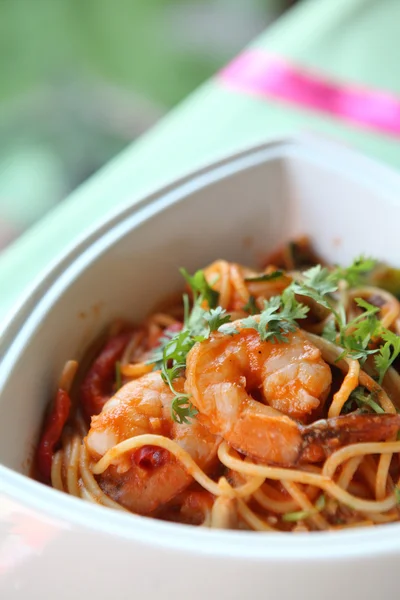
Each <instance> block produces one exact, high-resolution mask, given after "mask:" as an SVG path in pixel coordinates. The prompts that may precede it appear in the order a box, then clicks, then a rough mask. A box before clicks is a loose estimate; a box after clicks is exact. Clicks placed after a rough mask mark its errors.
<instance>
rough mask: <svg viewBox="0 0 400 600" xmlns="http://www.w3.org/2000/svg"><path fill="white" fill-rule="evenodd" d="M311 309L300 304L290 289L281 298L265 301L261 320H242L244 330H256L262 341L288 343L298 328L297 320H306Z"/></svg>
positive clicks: (249, 318) (250, 318)
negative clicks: (289, 336)
mask: <svg viewBox="0 0 400 600" xmlns="http://www.w3.org/2000/svg"><path fill="white" fill-rule="evenodd" d="M308 311H309V307H308V306H305V305H304V304H301V303H300V302H298V301H297V300H296V298H295V296H294V293H293V292H292V290H291V289H290V288H286V290H284V292H283V294H282V295H281V296H274V297H273V298H271V299H270V300H265V301H264V309H263V310H262V311H261V313H260V316H259V318H255V317H253V316H251V317H247V318H246V319H242V322H241V325H242V327H243V328H244V329H255V330H256V331H258V332H259V334H260V338H261V340H262V341H267V340H269V341H271V342H272V343H275V342H287V341H288V334H289V333H291V332H292V331H295V330H296V329H297V328H298V324H297V320H299V319H305V318H306V316H307V313H308Z"/></svg>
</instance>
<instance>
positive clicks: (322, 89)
mask: <svg viewBox="0 0 400 600" xmlns="http://www.w3.org/2000/svg"><path fill="white" fill-rule="evenodd" d="M218 78H219V80H220V82H222V83H223V84H225V85H227V86H229V87H233V88H235V89H237V90H238V91H241V92H244V93H247V94H255V95H258V96H263V97H266V98H274V99H278V100H283V101H285V102H289V103H291V104H294V105H296V106H298V107H302V108H307V109H311V110H316V111H319V112H323V113H326V114H329V115H332V116H334V117H338V118H339V119H342V120H344V121H347V122H350V123H353V124H357V125H361V126H364V127H367V128H370V129H374V130H377V131H380V132H382V133H387V134H390V135H393V136H400V98H397V97H396V96H394V95H393V94H390V93H388V92H383V91H379V90H371V89H366V88H360V87H356V86H351V85H341V84H338V83H334V82H332V81H329V80H328V79H326V78H324V77H323V76H321V75H316V74H315V73H311V72H310V71H307V70H304V69H303V68H301V67H297V66H295V65H291V64H289V63H288V62H286V61H285V60H283V59H281V58H278V57H276V56H272V55H270V54H266V53H263V52H260V51H257V50H250V51H248V52H245V53H244V54H242V55H240V56H238V58H236V59H235V60H234V61H233V62H231V63H230V64H229V65H228V66H227V67H225V69H223V70H222V71H221V72H220V73H219V76H218Z"/></svg>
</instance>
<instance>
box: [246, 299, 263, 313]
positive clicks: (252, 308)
mask: <svg viewBox="0 0 400 600" xmlns="http://www.w3.org/2000/svg"><path fill="white" fill-rule="evenodd" d="M243 310H245V311H246V312H248V313H249V314H250V315H256V314H257V313H259V312H260V310H259V308H258V306H257V304H256V299H255V297H254V296H250V298H249V301H248V302H247V304H245V305H244V306H243Z"/></svg>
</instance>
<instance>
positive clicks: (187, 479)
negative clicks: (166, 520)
mask: <svg viewBox="0 0 400 600" xmlns="http://www.w3.org/2000/svg"><path fill="white" fill-rule="evenodd" d="M183 384H184V382H183V379H182V378H181V379H178V380H177V381H176V382H174V386H175V389H176V390H177V391H183ZM173 399H174V394H173V393H172V392H171V390H170V389H169V387H168V386H167V385H166V384H165V383H164V381H163V380H162V378H161V375H160V372H159V371H153V372H152V373H148V374H147V375H143V376H142V377H140V378H139V379H136V380H134V381H131V382H129V383H127V384H126V385H124V386H123V387H122V388H121V389H120V390H118V392H117V393H116V394H115V395H114V396H113V397H112V398H110V400H108V401H107V402H106V403H105V405H104V407H103V409H102V411H101V413H100V414H99V415H98V416H94V417H93V418H92V422H91V427H90V430H89V433H88V435H87V437H86V438H85V444H86V447H87V450H88V452H89V454H90V456H91V458H92V459H93V460H96V461H97V460H99V459H100V458H101V457H102V456H103V455H104V454H105V453H106V452H107V450H109V449H110V448H112V447H113V446H115V445H116V444H118V443H119V442H122V441H124V440H126V439H128V438H131V437H134V436H137V435H142V434H146V433H151V434H158V435H164V436H166V437H169V438H170V439H172V440H174V441H175V442H176V443H177V444H179V445H180V446H181V447H182V448H183V449H184V450H186V451H187V452H188V453H189V454H190V455H191V456H192V458H193V459H194V460H195V461H196V463H197V464H198V465H199V466H200V468H202V469H203V470H204V469H209V468H212V466H213V465H214V463H215V461H216V455H217V449H218V445H219V442H220V440H219V439H218V438H217V437H216V436H214V435H212V434H211V433H209V432H208V431H207V430H206V428H205V427H204V426H203V425H202V424H201V423H199V422H198V421H197V420H194V421H193V422H192V423H183V424H178V423H176V422H174V421H173V419H172V416H171V404H172V401H173ZM192 481H193V478H192V476H191V475H190V474H189V473H188V472H187V471H186V469H185V468H184V467H183V466H182V465H181V464H180V463H179V461H177V460H176V459H175V457H173V456H171V455H170V453H169V452H168V451H167V450H165V449H163V448H159V447H158V446H142V447H141V448H139V449H137V450H135V451H133V452H132V453H131V454H130V455H129V454H125V455H124V456H122V457H119V458H118V459H116V460H115V461H114V462H113V464H111V465H110V467H109V468H108V469H107V470H106V471H105V472H104V473H103V474H102V475H101V476H100V477H99V479H98V483H99V485H100V487H102V489H103V491H105V492H106V493H107V494H108V495H110V496H111V497H112V498H113V499H114V500H115V501H116V502H119V503H120V504H122V505H123V506H125V507H126V508H128V509H129V510H131V511H133V512H135V513H138V514H142V515H144V514H149V513H152V512H154V511H155V510H156V509H157V508H159V507H161V506H162V505H163V504H165V503H167V502H169V501H170V500H171V499H172V498H174V497H175V496H176V495H177V494H179V493H181V492H182V491H183V490H185V489H186V488H187V487H188V486H189V485H190V484H191V483H192Z"/></svg>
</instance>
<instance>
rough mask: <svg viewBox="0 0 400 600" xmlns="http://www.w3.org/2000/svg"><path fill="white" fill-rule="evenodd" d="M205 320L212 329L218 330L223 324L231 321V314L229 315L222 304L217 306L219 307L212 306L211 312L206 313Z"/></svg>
mask: <svg viewBox="0 0 400 600" xmlns="http://www.w3.org/2000/svg"><path fill="white" fill-rule="evenodd" d="M204 320H205V321H206V322H207V323H208V326H209V328H210V331H217V330H218V328H219V327H221V325H224V324H225V323H229V322H230V320H231V315H228V314H227V312H226V310H225V309H223V308H222V307H221V306H217V308H212V309H211V310H210V311H209V312H207V313H204Z"/></svg>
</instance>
